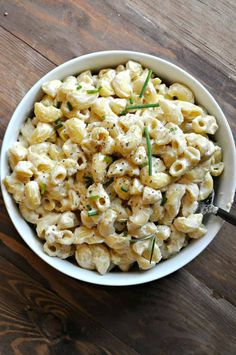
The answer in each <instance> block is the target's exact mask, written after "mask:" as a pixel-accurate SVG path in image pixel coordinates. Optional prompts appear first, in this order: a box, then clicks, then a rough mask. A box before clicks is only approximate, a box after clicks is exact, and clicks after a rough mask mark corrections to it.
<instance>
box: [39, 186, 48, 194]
mask: <svg viewBox="0 0 236 355" xmlns="http://www.w3.org/2000/svg"><path fill="white" fill-rule="evenodd" d="M46 187H47V185H46V184H41V185H40V192H41V195H44V194H45V192H46Z"/></svg>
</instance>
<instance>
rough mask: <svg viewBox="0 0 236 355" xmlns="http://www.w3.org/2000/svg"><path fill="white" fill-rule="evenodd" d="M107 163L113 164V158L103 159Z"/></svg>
mask: <svg viewBox="0 0 236 355" xmlns="http://www.w3.org/2000/svg"><path fill="white" fill-rule="evenodd" d="M103 160H104V161H105V162H106V163H108V164H111V163H112V162H113V159H112V157H104V159H103Z"/></svg>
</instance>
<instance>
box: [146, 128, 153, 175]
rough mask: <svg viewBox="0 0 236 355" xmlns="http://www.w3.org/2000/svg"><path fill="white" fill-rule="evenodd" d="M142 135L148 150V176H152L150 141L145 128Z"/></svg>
mask: <svg viewBox="0 0 236 355" xmlns="http://www.w3.org/2000/svg"><path fill="white" fill-rule="evenodd" d="M144 134H145V137H146V141H147V150H148V174H149V176H152V146H151V141H150V135H149V132H148V129H147V127H144Z"/></svg>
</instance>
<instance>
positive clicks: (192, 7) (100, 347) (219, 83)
mask: <svg viewBox="0 0 236 355" xmlns="http://www.w3.org/2000/svg"><path fill="white" fill-rule="evenodd" d="M235 37H236V2H235V0H224V1H221V0H199V1H197V0H165V1H163V0H157V1H154V0H143V1H141V0H132V1H131V0H130V1H129V0H127V1H125V0H123V1H121V0H116V1H112V0H107V1H102V0H96V1H95V0H83V1H82V0H77V1H76V0H74V1H73V0H64V1H62V0H58V1H56V0H54V1H52V0H44V1H39V0H36V1H27V0H22V1H17V0H1V1H0V44H1V47H0V48H1V54H0V74H1V89H0V103H1V105H0V139H1V141H2V139H3V135H4V131H5V129H6V127H7V124H8V122H9V120H10V118H11V115H12V113H13V112H14V109H15V107H16V105H17V104H18V102H19V101H20V100H21V98H22V97H23V96H24V95H25V93H26V92H27V90H28V89H29V88H30V87H31V86H32V85H33V84H34V83H35V82H36V81H37V80H38V79H39V78H40V77H41V76H43V75H44V74H45V73H47V72H48V71H49V70H51V69H52V68H54V67H55V66H56V65H58V64H61V63H62V62H64V61H66V60H68V59H71V58H73V57H76V56H79V55H82V54H85V53H88V52H92V51H97V50H105V49H130V50H138V51H143V52H147V53H151V54H156V55H158V56H160V57H163V58H166V59H169V60H170V61H172V62H173V63H176V64H177V65H180V66H181V67H182V68H184V69H186V70H188V71H189V72H190V73H192V74H193V75H194V76H196V77H197V78H198V79H199V80H200V81H201V82H202V83H203V84H204V85H205V86H206V87H207V88H208V89H209V90H210V92H211V93H212V94H213V95H214V96H215V97H216V99H217V100H218V102H219V103H220V105H221V106H222V108H223V110H224V112H225V114H226V117H227V119H228V120H229V123H230V126H231V128H232V131H233V133H234V137H235V135H236V119H235V108H234V105H235V96H236V83H235V81H236V69H235V63H236V50H235ZM235 234H236V233H235V227H233V226H230V225H228V224H226V223H225V224H224V226H223V228H222V229H221V231H220V233H219V234H218V235H217V237H216V238H215V240H214V241H213V242H212V243H211V245H210V246H209V247H208V248H207V249H206V250H205V251H204V252H203V253H202V254H201V255H200V256H198V257H197V258H196V259H195V260H194V261H192V262H191V263H190V264H189V265H187V266H186V267H184V268H182V269H181V270H179V271H178V272H175V273H174V274H172V275H170V276H168V277H166V278H164V279H161V280H158V281H154V282H152V283H149V284H146V285H140V286H133V287H123V288H114V287H101V286H95V285H90V284H86V283H83V282H79V281H76V280H74V279H71V278H69V277H67V276H65V275H62V274H60V273H59V272H58V271H56V270H54V269H52V268H51V267H50V266H48V265H47V264H45V263H44V262H43V261H41V260H40V259H39V258H38V257H37V256H36V255H34V253H33V252H32V251H31V250H30V249H29V248H28V247H27V246H26V245H25V243H24V242H23V241H22V239H21V237H20V236H19V235H18V233H17V232H16V230H15V229H14V227H13V225H12V223H11V221H10V219H9V217H8V215H7V212H6V209H5V207H4V204H3V201H2V198H1V199H0V237H1V242H0V243H1V244H0V270H1V275H0V287H1V290H0V353H1V354H7V355H8V354H13V353H14V354H17V355H20V354H27V355H28V354H29V355H31V354H40V355H41V354H42V355H44V354H45V355H46V354H59V355H61V354H68V355H73V354H138V353H139V354H148V355H149V354H160V355H166V354H168V355H169V354H171V355H172V354H174V355H175V354H184V355H185V354H199V355H201V354H236V331H235V329H236V308H235V306H236V298H235V294H236V268H235V255H236V239H235V238H236V235H235Z"/></svg>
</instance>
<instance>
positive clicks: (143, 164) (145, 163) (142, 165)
mask: <svg viewBox="0 0 236 355" xmlns="http://www.w3.org/2000/svg"><path fill="white" fill-rule="evenodd" d="M147 165H148V161H145V162H144V163H142V164H141V165H140V166H141V168H144V167H145V166H147Z"/></svg>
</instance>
